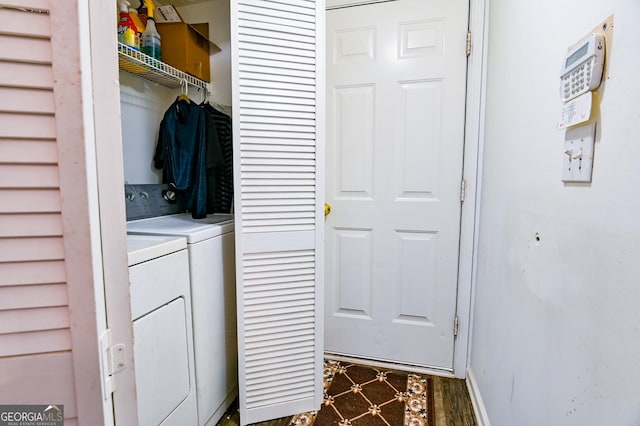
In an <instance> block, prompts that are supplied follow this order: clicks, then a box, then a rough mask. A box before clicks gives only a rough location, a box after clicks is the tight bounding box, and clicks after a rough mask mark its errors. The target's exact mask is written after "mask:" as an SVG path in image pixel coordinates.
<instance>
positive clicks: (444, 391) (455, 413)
mask: <svg viewBox="0 0 640 426" xmlns="http://www.w3.org/2000/svg"><path fill="white" fill-rule="evenodd" d="M429 377H431V378H432V379H433V382H434V396H435V420H436V424H435V425H434V426H476V425H477V423H476V421H475V416H474V414H473V407H472V406H471V400H470V398H469V393H468V392H467V387H466V385H465V382H464V380H459V379H449V378H444V377H437V376H429ZM238 418H239V417H238V413H237V412H236V413H234V414H233V415H228V416H225V417H223V418H222V420H221V421H220V423H218V425H219V426H235V425H238V424H239V422H238ZM290 421H291V417H286V418H282V419H276V420H271V421H268V422H262V423H255V424H253V425H252V426H289V425H290ZM391 426H404V425H391Z"/></svg>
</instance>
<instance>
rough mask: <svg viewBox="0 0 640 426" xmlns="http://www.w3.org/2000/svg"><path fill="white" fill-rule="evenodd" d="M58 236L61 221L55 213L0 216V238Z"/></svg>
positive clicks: (59, 234) (60, 234) (60, 232)
mask: <svg viewBox="0 0 640 426" xmlns="http://www.w3.org/2000/svg"><path fill="white" fill-rule="evenodd" d="M59 236H62V221H61V219H60V215H59V214H57V213H42V214H38V213H36V214H29V213H22V214H4V215H0V238H11V237H59Z"/></svg>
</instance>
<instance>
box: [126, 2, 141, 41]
mask: <svg viewBox="0 0 640 426" xmlns="http://www.w3.org/2000/svg"><path fill="white" fill-rule="evenodd" d="M129 16H130V17H131V20H132V21H133V23H134V24H135V25H136V28H137V29H138V35H139V36H140V40H142V33H143V32H144V24H143V23H142V20H141V19H140V17H139V16H138V10H137V9H136V8H134V7H130V8H129Z"/></svg>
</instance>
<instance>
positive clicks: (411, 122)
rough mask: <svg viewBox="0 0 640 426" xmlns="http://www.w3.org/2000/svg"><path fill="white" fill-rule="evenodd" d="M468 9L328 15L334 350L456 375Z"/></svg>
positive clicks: (381, 6) (417, 6) (401, 8)
mask: <svg viewBox="0 0 640 426" xmlns="http://www.w3.org/2000/svg"><path fill="white" fill-rule="evenodd" d="M467 22H468V1H464V0H455V1H451V0H398V1H391V2H386V3H378V4H372V5H367V6H358V7H349V8H343V9H336V10H330V11H328V12H327V108H328V109H327V110H328V113H327V125H328V126H327V202H329V203H330V204H331V205H332V211H331V214H330V215H329V217H328V219H327V222H326V225H327V228H326V232H327V235H326V251H327V260H326V265H327V269H326V271H327V272H326V276H325V281H326V335H325V336H326V341H325V344H326V348H325V349H326V351H328V352H331V353H336V354H342V355H348V356H356V357H363V358H369V359H377V360H384V361H391V362H398V363H405V364H412V365H418V366H425V367H435V368H439V369H447V370H451V369H452V367H453V347H454V345H453V344H454V333H453V330H454V318H455V306H456V289H457V273H458V242H459V230H460V183H461V179H462V156H463V137H464V112H465V82H466V53H465V39H466V33H467Z"/></svg>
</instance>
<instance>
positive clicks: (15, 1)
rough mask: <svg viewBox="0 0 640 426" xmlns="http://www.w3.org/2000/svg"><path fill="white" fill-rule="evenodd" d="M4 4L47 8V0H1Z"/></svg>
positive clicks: (40, 8)
mask: <svg viewBox="0 0 640 426" xmlns="http://www.w3.org/2000/svg"><path fill="white" fill-rule="evenodd" d="M2 4H3V5H5V6H15V7H19V8H31V9H39V10H49V0H2Z"/></svg>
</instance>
